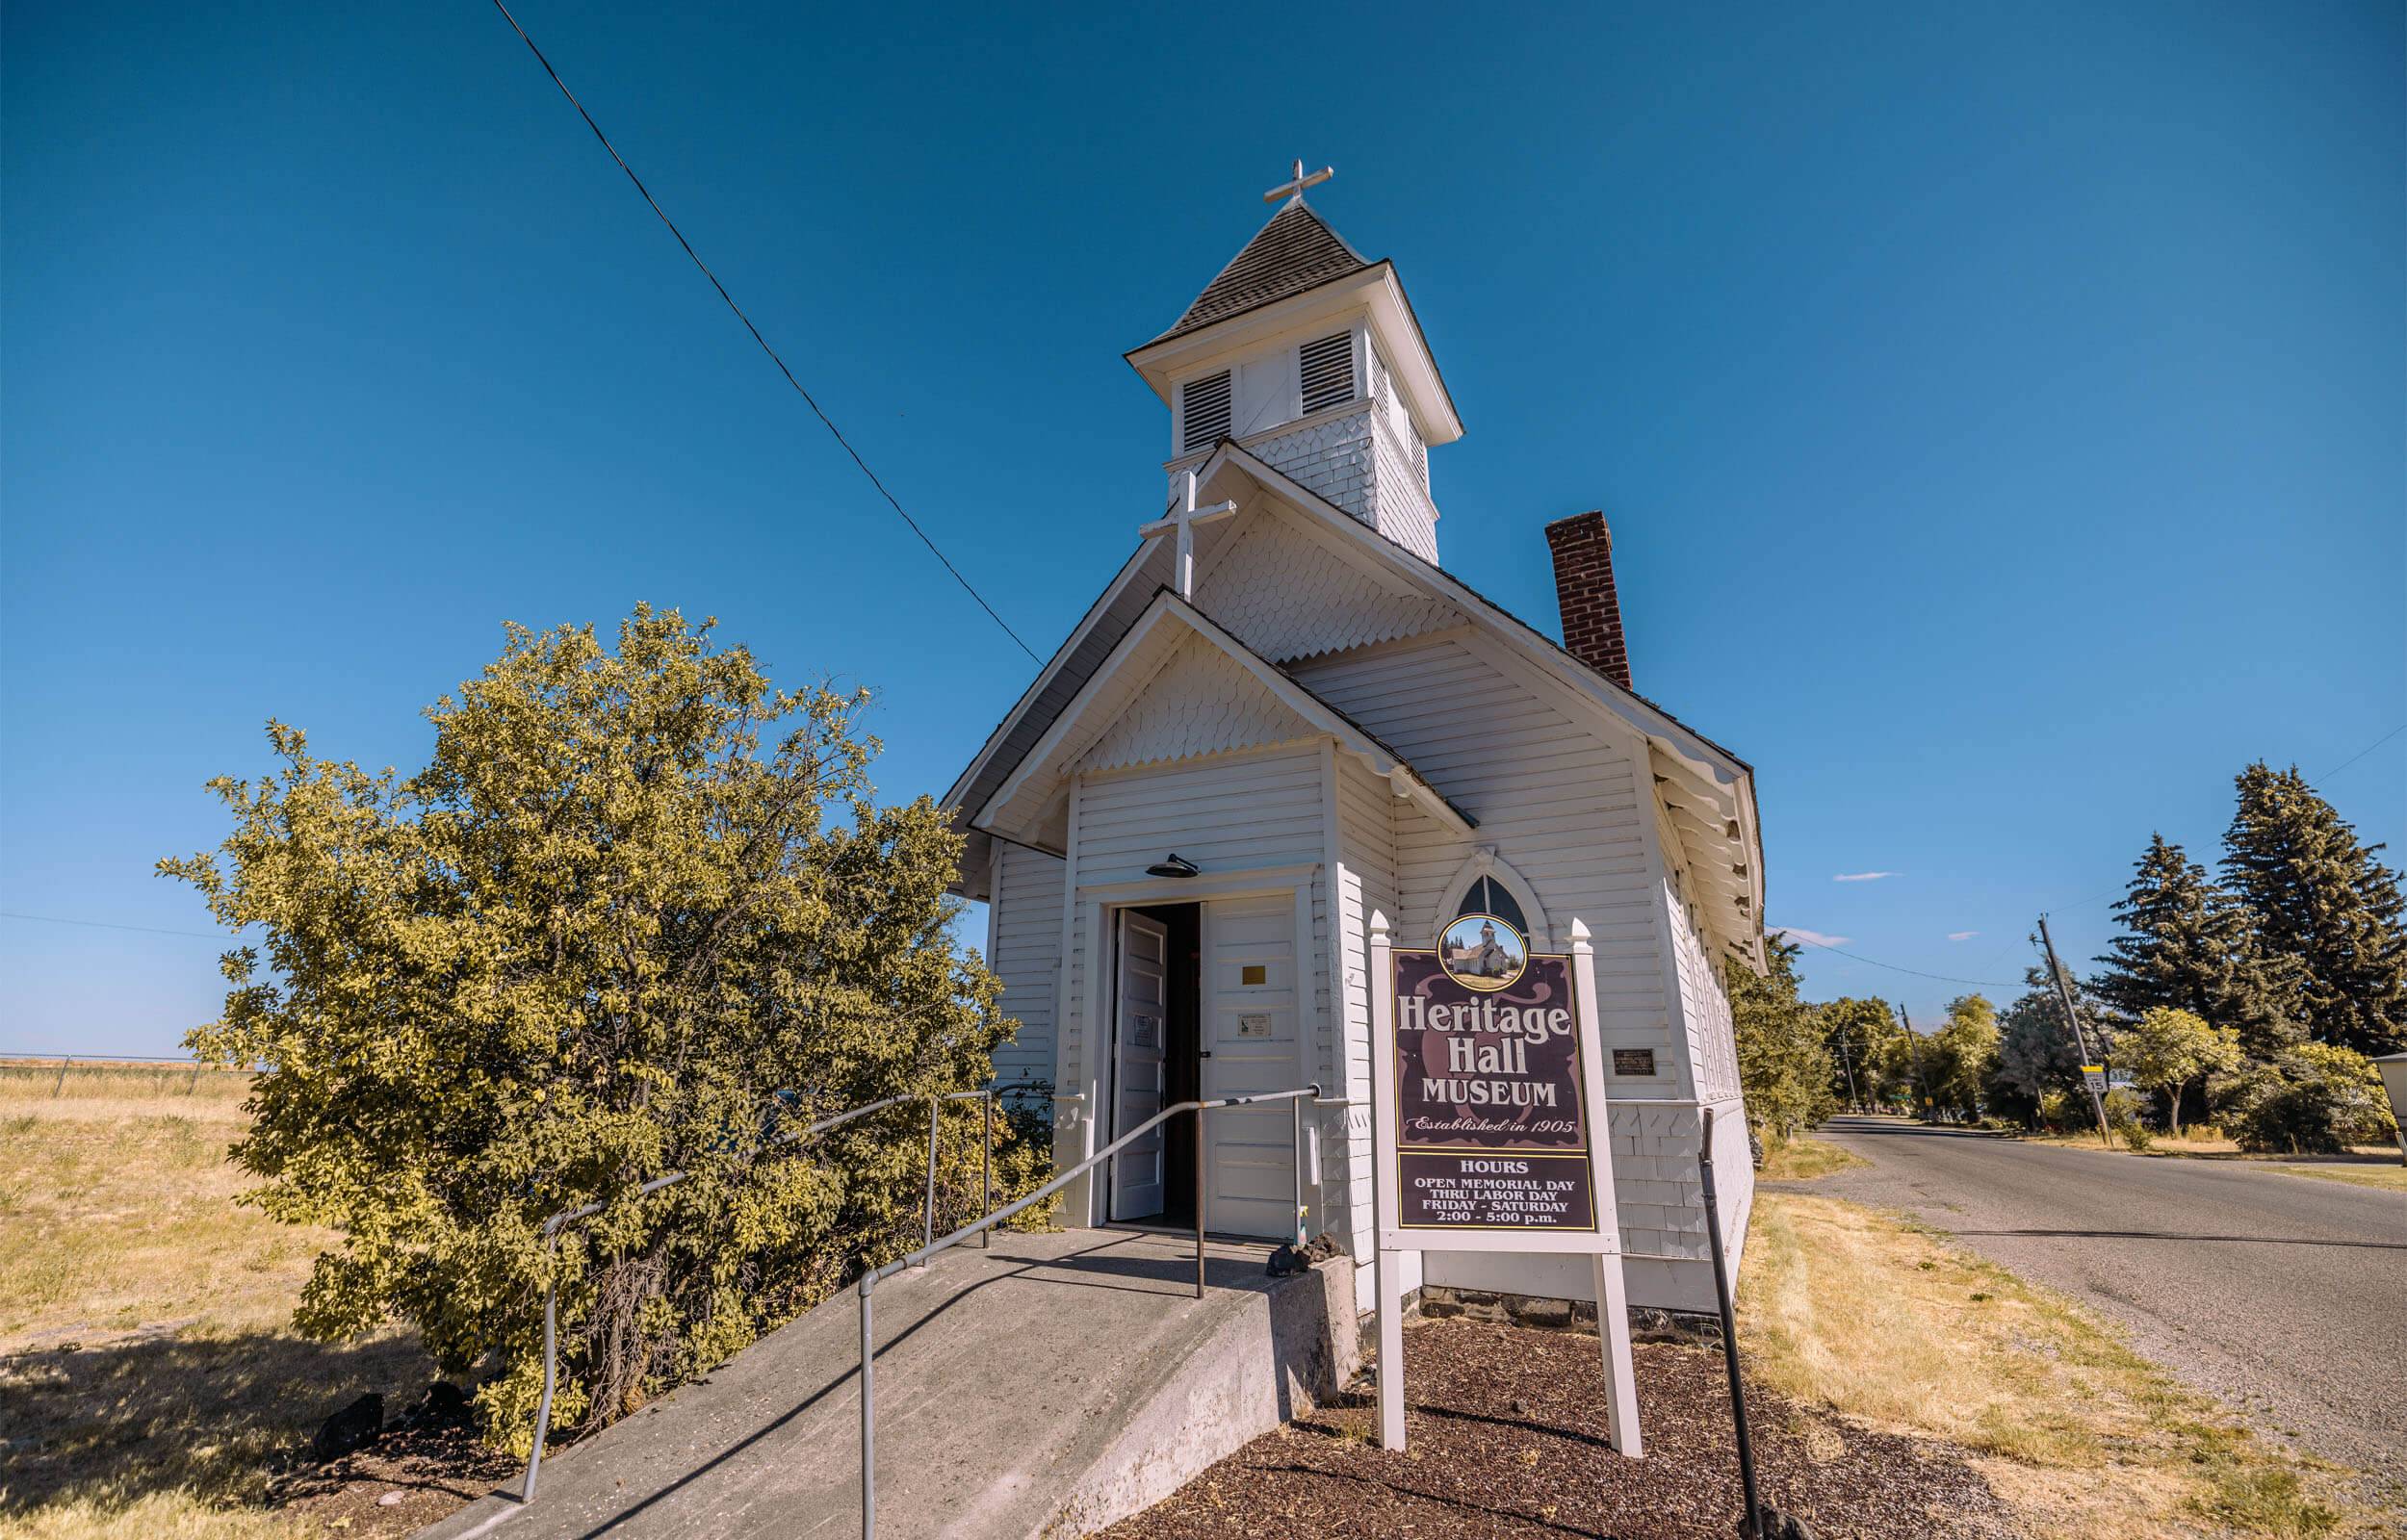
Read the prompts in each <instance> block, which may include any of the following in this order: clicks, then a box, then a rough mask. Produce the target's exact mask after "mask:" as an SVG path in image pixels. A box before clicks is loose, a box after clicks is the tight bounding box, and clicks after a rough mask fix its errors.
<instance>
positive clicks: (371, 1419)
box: [309, 1391, 384, 1465]
mask: <svg viewBox="0 0 2407 1540" xmlns="http://www.w3.org/2000/svg"><path fill="white" fill-rule="evenodd" d="M383 1431H384V1398H383V1397H381V1396H379V1395H377V1394H376V1393H375V1392H374V1391H370V1392H369V1393H368V1394H367V1395H365V1396H362V1397H361V1398H359V1399H357V1400H355V1401H353V1402H351V1403H350V1404H349V1406H346V1407H344V1408H343V1409H342V1410H341V1411H339V1412H337V1413H335V1414H334V1415H333V1416H332V1417H329V1418H327V1419H326V1420H325V1421H324V1423H321V1424H318V1432H317V1436H316V1437H314V1438H312V1439H311V1440H310V1441H309V1457H310V1458H311V1459H313V1460H316V1461H318V1462H319V1463H320V1464H322V1465H323V1464H325V1463H327V1462H328V1461H332V1460H339V1459H341V1458H342V1457H343V1456H344V1455H346V1454H349V1453H350V1452H351V1451H352V1450H363V1449H366V1448H367V1447H368V1446H369V1445H371V1444H374V1443H375V1441H376V1435H377V1434H379V1433H381V1432H383Z"/></svg>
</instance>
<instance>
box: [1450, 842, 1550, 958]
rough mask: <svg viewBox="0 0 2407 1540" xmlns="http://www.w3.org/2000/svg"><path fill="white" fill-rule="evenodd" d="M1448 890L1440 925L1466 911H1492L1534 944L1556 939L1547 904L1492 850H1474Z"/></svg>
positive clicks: (1541, 945) (1484, 912) (1542, 943)
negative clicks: (1542, 902) (1448, 894)
mask: <svg viewBox="0 0 2407 1540" xmlns="http://www.w3.org/2000/svg"><path fill="white" fill-rule="evenodd" d="M1445 890H1446V891H1447V892H1448V893H1450V894H1452V895H1453V897H1452V898H1451V900H1450V901H1449V902H1448V903H1447V904H1446V906H1445V908H1444V910H1443V911H1442V914H1443V918H1442V919H1441V920H1440V925H1441V926H1442V925H1444V924H1449V923H1452V922H1453V921H1455V920H1458V919H1461V918H1462V916H1463V915H1465V914H1493V915H1495V916H1496V918H1498V919H1500V920H1503V921H1504V922H1505V923H1507V924H1509V925H1511V926H1512V927H1513V928H1514V930H1516V931H1519V932H1520V933H1521V934H1522V935H1523V936H1526V937H1529V938H1530V944H1531V945H1533V946H1538V947H1544V946H1549V945H1551V944H1553V942H1554V936H1553V928H1552V925H1551V924H1550V922H1549V921H1548V920H1547V918H1546V907H1545V906H1544V905H1543V904H1541V903H1540V902H1539V900H1538V894H1537V892H1536V891H1535V890H1534V889H1532V888H1531V886H1530V885H1529V884H1528V883H1526V882H1524V881H1522V879H1521V874H1520V873H1519V872H1516V871H1514V869H1513V868H1512V867H1510V866H1508V865H1506V864H1505V863H1504V862H1503V861H1502V860H1498V859H1497V856H1496V853H1495V852H1494V851H1492V850H1486V849H1482V850H1478V851H1474V852H1473V853H1472V854H1471V859H1470V860H1466V861H1464V862H1463V863H1462V865H1461V866H1460V867H1457V868H1456V870H1455V874H1454V880H1453V881H1452V882H1450V883H1448V884H1447V885H1446V889H1445Z"/></svg>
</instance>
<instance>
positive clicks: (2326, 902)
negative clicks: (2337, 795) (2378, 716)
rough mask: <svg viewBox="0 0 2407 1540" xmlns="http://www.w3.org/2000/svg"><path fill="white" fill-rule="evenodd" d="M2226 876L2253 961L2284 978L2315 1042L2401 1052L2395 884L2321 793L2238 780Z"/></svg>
mask: <svg viewBox="0 0 2407 1540" xmlns="http://www.w3.org/2000/svg"><path fill="white" fill-rule="evenodd" d="M2237 784H2238V786H2239V809H2238V810H2237V811H2236V812H2235V813H2234V814H2233V817H2232V826H2231V828H2230V829H2229V830H2228V831H2227V832H2226V833H2225V834H2224V836H2223V849H2224V858H2223V877H2224V882H2225V885H2226V886H2229V887H2230V888H2231V890H2232V891H2233V893H2234V894H2236V895H2237V896H2238V897H2239V900H2240V901H2241V902H2242V903H2243V904H2244V905H2246V907H2247V909H2248V911H2249V915H2250V918H2251V920H2252V922H2253V924H2254V927H2255V940H2256V943H2257V949H2258V951H2259V952H2260V953H2261V954H2263V955H2264V956H2265V957H2266V958H2268V959H2270V960H2273V961H2274V962H2275V963H2277V965H2282V966H2284V967H2286V968H2289V969H2294V971H2291V972H2290V974H2289V976H2288V978H2287V979H2286V980H2285V981H2283V982H2284V983H2285V985H2286V987H2287V988H2288V989H2289V990H2291V996H2292V997H2291V1002H2290V1010H2289V1014H2291V1015H2292V1016H2294V1017H2296V1018H2298V1019H2300V1020H2303V1021H2304V1022H2305V1023H2306V1025H2307V1030H2308V1032H2309V1033H2310V1034H2311V1035H2312V1036H2313V1037H2314V1038H2315V1039H2316V1040H2317V1041H2319V1042H2327V1043H2337V1044H2339V1045H2341V1046H2343V1047H2348V1048H2354V1049H2356V1050H2357V1051H2358V1052H2360V1053H2366V1054H2383V1053H2393V1052H2396V1051H2398V1050H2399V1049H2400V1048H2402V1047H2407V924H2402V922H2401V918H2400V914H2401V911H2402V909H2407V898H2402V897H2401V895H2400V893H2399V887H2398V874H2397V873H2396V872H2394V871H2393V870H2391V869H2390V868H2389V867H2387V866H2385V865H2383V864H2382V863H2381V862H2380V861H2379V860H2375V859H2374V857H2375V854H2376V853H2377V852H2379V851H2380V850H2381V849H2382V847H2381V846H2380V845H2361V844H2359V843H2358V842H2357V835H2356V831H2355V830H2354V829H2352V828H2350V826H2349V825H2348V824H2347V823H2346V822H2345V821H2344V820H2343V819H2342V817H2341V816H2340V814H2338V813H2337V812H2334V811H2333V810H2332V806H2331V804H2329V803H2327V802H2325V801H2324V800H2323V799H2322V798H2321V797H2319V796H2317V795H2316V793H2315V790H2314V788H2312V787H2310V786H2309V785H2308V784H2307V782H2306V778H2305V777H2303V776H2301V775H2300V774H2299V773H2298V770H2297V768H2296V767H2295V766H2292V767H2291V768H2290V769H2288V770H2281V771H2275V770H2272V769H2269V768H2267V767H2266V766H2265V763H2264V762H2263V761H2262V760H2260V761H2259V762H2258V763H2256V764H2252V765H2250V766H2249V767H2248V768H2247V769H2245V770H2243V771H2241V772H2240V774H2239V778H2238V781H2237Z"/></svg>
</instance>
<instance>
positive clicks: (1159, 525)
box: [1137, 471, 1237, 600]
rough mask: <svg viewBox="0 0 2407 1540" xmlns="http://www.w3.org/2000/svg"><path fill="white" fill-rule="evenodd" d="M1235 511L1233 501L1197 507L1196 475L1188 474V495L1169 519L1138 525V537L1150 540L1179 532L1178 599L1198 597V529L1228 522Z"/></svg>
mask: <svg viewBox="0 0 2407 1540" xmlns="http://www.w3.org/2000/svg"><path fill="white" fill-rule="evenodd" d="M1236 511H1237V505H1236V504H1235V503H1234V502H1215V503H1213V504H1212V505H1211V506H1210V507H1208V508H1199V507H1197V506H1196V505H1195V473H1194V472H1193V471H1189V472H1188V473H1187V491H1186V496H1185V497H1183V498H1181V499H1179V501H1178V507H1176V508H1173V509H1171V510H1170V513H1169V514H1168V515H1167V516H1166V517H1163V518H1160V519H1155V520H1152V522H1150V523H1147V524H1141V525H1139V526H1137V533H1138V535H1139V536H1141V537H1143V538H1144V539H1147V540H1151V539H1152V538H1153V537H1154V536H1155V535H1164V534H1168V533H1170V532H1171V531H1172V530H1174V529H1176V530H1177V531H1178V563H1177V566H1176V567H1175V569H1174V571H1175V573H1176V576H1175V578H1173V579H1172V582H1171V586H1172V587H1173V588H1176V589H1177V590H1178V597H1179V598H1181V599H1188V600H1191V599H1193V598H1194V597H1195V526H1197V525H1199V524H1210V523H1211V522H1212V521H1213V520H1215V519H1226V518H1228V517H1229V515H1230V514H1232V513H1234V512H1236Z"/></svg>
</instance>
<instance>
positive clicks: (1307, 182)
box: [1262, 161, 1337, 203]
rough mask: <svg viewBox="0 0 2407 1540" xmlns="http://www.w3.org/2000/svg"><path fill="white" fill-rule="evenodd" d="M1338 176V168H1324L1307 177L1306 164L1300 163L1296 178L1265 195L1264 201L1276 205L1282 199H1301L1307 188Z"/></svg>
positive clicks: (1297, 165) (1296, 168)
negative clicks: (1305, 172)
mask: <svg viewBox="0 0 2407 1540" xmlns="http://www.w3.org/2000/svg"><path fill="white" fill-rule="evenodd" d="M1336 174H1337V168H1336V167H1333V166H1324V167H1321V168H1320V169H1319V170H1317V171H1314V172H1313V173H1312V174H1311V175H1309V176H1307V175H1305V174H1304V163H1303V162H1302V161H1298V162H1296V163H1295V175H1294V177H1292V178H1291V179H1289V180H1288V181H1287V182H1285V183H1283V184H1281V186H1278V187H1275V188H1272V189H1271V190H1270V191H1269V192H1265V193H1263V194H1262V201H1263V202H1265V203H1276V202H1278V201H1279V200H1280V199H1281V198H1300V197H1302V196H1304V190H1305V189H1306V188H1307V187H1318V186H1320V185H1321V184H1322V183H1323V182H1326V181H1328V180H1329V179H1330V178H1331V177H1333V176H1335V175H1336Z"/></svg>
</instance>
